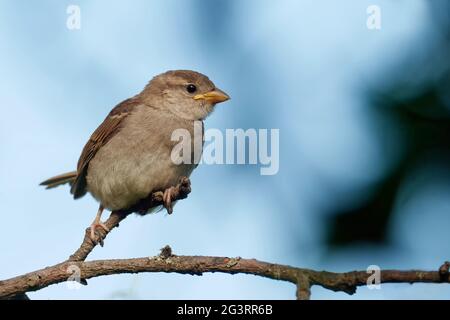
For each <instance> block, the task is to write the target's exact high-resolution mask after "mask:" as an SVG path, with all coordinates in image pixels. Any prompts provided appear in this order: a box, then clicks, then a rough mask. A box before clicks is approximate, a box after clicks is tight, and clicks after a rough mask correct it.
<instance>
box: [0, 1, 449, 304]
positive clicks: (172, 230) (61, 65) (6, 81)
mask: <svg viewBox="0 0 450 320" xmlns="http://www.w3.org/2000/svg"><path fill="white" fill-rule="evenodd" d="M376 3H377V4H378V5H379V6H380V8H381V13H382V29H381V30H379V31H371V30H368V29H367V27H366V19H367V14H366V8H367V6H368V5H370V4H373V1H356V0H354V1H345V2H339V4H338V2H334V1H287V0H284V1H256V0H251V1H245V2H243V1H214V2H206V1H183V2H180V1H174V0H169V1H152V2H149V1H137V0H135V1H133V2H132V5H130V3H129V2H126V1H95V2H93V1H70V2H69V1H58V2H56V1H50V0H48V1H40V2H37V1H36V2H17V1H5V0H2V1H0V40H1V41H0V70H1V72H0V97H1V101H2V103H1V105H0V108H1V114H2V115H3V116H2V117H1V118H0V143H1V147H2V148H1V154H0V177H1V180H0V199H1V202H2V216H3V218H2V223H3V230H2V233H1V234H0V278H7V277H12V276H14V275H18V274H21V273H24V272H28V271H32V270H35V269H38V268H42V267H44V266H47V265H52V264H54V263H57V262H60V261H62V260H63V259H65V258H67V257H68V256H69V255H70V254H71V253H72V252H73V251H74V250H75V249H76V248H77V246H78V245H79V244H80V241H81V239H82V236H83V231H84V229H85V228H86V227H87V226H88V225H89V223H90V222H91V220H92V219H93V217H94V215H95V213H96V210H97V203H96V202H95V201H94V200H93V199H92V198H91V197H90V196H87V197H85V198H83V199H81V200H79V201H73V200H72V198H71V196H70V194H69V190H68V188H67V187H66V188H59V189H55V190H52V191H46V190H44V189H42V188H40V187H38V184H39V182H40V181H42V180H43V179H45V178H48V177H49V176H52V175H55V174H58V173H61V172H66V171H70V170H73V169H74V168H75V165H76V162H77V160H78V157H79V154H80V151H81V149H82V147H83V145H84V143H85V142H86V141H87V139H88V137H89V135H90V134H91V133H92V131H93V130H94V129H95V128H96V127H97V126H98V124H99V123H100V122H101V121H102V120H103V118H104V117H105V115H106V114H107V113H108V112H109V110H110V109H111V108H112V107H113V106H114V105H116V104H117V103H119V102H120V101H122V100H124V99H126V98H127V97H130V96H132V95H134V94H136V93H137V92H138V91H140V90H141V89H142V88H143V86H144V85H145V84H146V83H147V81H148V80H149V79H150V78H151V77H153V76H154V75H156V74H158V73H161V72H163V71H166V70H169V69H181V68H182V69H193V70H198V71H200V72H202V73H205V74H207V75H208V76H209V77H210V78H211V79H212V80H213V81H214V82H215V83H216V85H217V86H218V87H220V88H222V89H224V90H225V91H226V92H227V93H229V94H230V95H231V97H232V100H231V101H230V102H228V103H226V104H223V105H219V106H218V108H217V110H216V111H215V113H214V114H213V115H212V116H211V117H210V118H208V119H207V121H206V127H207V128H218V129H220V130H225V129H226V128H244V129H247V128H256V129H258V128H267V129H270V128H277V129H280V171H279V173H278V174H277V175H275V176H260V175H259V168H258V167H256V166H250V165H246V166H238V165H215V166H214V165H213V166H207V165H203V166H200V167H199V168H198V169H197V170H196V171H195V172H194V174H193V175H192V179H191V180H192V184H193V192H192V194H191V195H190V196H189V198H188V199H187V200H185V201H181V202H179V203H178V204H177V206H176V208H175V211H174V214H173V215H171V216H168V215H167V214H165V213H163V212H160V213H158V214H155V215H149V216H145V217H143V218H142V217H138V216H130V217H129V218H127V219H126V221H124V222H123V223H122V224H121V226H120V228H119V229H117V230H115V231H114V232H113V233H111V234H110V235H109V236H108V238H107V240H106V245H105V247H104V248H96V249H95V251H94V252H93V253H92V254H91V256H90V257H89V259H102V258H129V257H140V256H152V255H156V254H157V253H158V251H159V249H160V248H162V247H163V246H165V245H166V244H169V245H171V246H172V248H173V250H174V253H175V254H183V255H216V256H241V257H246V258H257V259H260V260H265V261H270V262H277V263H283V264H291V265H296V266H302V267H309V268H316V269H326V270H330V271H349V270H353V269H365V268H367V266H369V265H371V264H377V265H380V266H381V267H382V268H403V269H405V268H406V269H408V268H425V269H436V268H437V267H438V266H439V265H440V264H441V263H442V262H443V261H444V260H446V259H448V255H447V256H446V255H445V251H444V250H442V248H439V247H438V246H434V245H433V244H435V243H440V242H442V239H447V236H448V226H449V224H450V216H449V215H448V214H446V213H445V212H448V211H449V209H450V200H449V199H450V196H449V195H450V188H449V186H448V183H446V182H445V181H442V183H441V184H440V185H434V184H433V185H427V184H426V183H425V184H423V186H422V188H421V190H417V192H416V194H415V196H414V198H413V200H411V201H410V202H408V204H407V205H405V206H399V208H398V210H399V214H398V215H396V219H394V221H393V223H392V225H391V228H392V232H391V233H392V235H391V237H392V238H393V240H394V245H392V246H391V247H389V248H382V249H380V248H373V247H369V246H367V247H360V248H358V249H352V250H341V251H338V252H333V253H328V252H326V250H325V248H324V247H323V243H322V241H323V239H322V237H323V233H324V226H323V225H321V222H322V220H321V216H320V215H321V214H322V212H323V209H324V208H327V207H329V206H332V205H336V201H338V199H339V201H342V203H341V204H342V205H343V206H345V205H346V204H348V203H347V202H346V201H351V199H352V198H351V197H350V195H351V194H352V193H354V192H355V190H357V189H358V188H361V187H363V186H365V185H367V184H368V183H370V182H373V181H375V180H376V179H378V178H379V177H380V175H382V174H383V173H385V172H386V170H389V168H390V166H391V165H392V163H391V162H390V160H389V159H390V158H392V157H387V156H386V154H384V152H385V150H384V149H383V148H382V145H381V144H379V143H377V140H376V138H375V137H376V132H373V130H372V127H371V125H370V119H369V117H370V115H367V114H366V113H364V110H363V108H362V106H363V105H364V103H365V102H364V101H363V99H362V97H361V94H360V88H361V85H362V84H367V85H373V84H378V83H382V82H383V81H386V80H385V78H384V74H385V72H386V71H388V70H390V69H391V68H393V67H394V66H396V65H398V64H400V63H401V62H402V61H403V59H405V58H404V54H405V52H410V51H415V50H418V51H420V50H421V49H420V48H418V47H417V43H418V41H419V40H421V39H423V38H424V37H426V35H427V30H428V29H427V28H429V24H430V19H432V18H431V17H430V16H429V12H428V10H427V6H426V1H420V0H412V1H411V0H408V1H406V0H403V1H381V0H380V1H376ZM406 3H407V4H408V5H406ZM69 4H76V5H79V6H80V9H81V29H80V30H73V31H71V30H68V29H67V28H66V19H67V14H66V8H67V6H68V5H69ZM388 152H392V153H395V152H396V150H395V148H392V150H390V151H388ZM368 168H369V170H368ZM330 186H332V188H330ZM336 189H337V190H340V194H339V197H337V196H336V194H334V193H333V192H334V191H333V190H336ZM337 198H338V199H337ZM430 203H433V206H430V205H429V204H430ZM425 209H426V215H427V219H424V214H423V212H424V211H425ZM405 217H406V218H405ZM418 239H419V240H418ZM449 294H450V288H449V287H448V286H445V285H414V286H410V285H383V286H382V289H381V290H369V289H367V288H360V289H359V290H358V293H357V294H356V295H355V296H353V297H349V296H347V295H346V294H343V293H333V292H330V291H327V290H325V289H321V288H313V298H317V299H331V298H339V299H347V298H352V299H387V298H389V299H391V298H394V299H396V298H442V297H448V296H449ZM294 295H295V288H294V286H293V285H291V284H289V283H282V282H276V281H271V280H267V279H262V278H258V277H254V276H244V275H234V276H230V275H221V274H207V275H204V276H203V277H191V276H186V275H173V274H139V275H120V276H109V277H101V278H97V279H92V280H90V281H89V285H88V286H87V287H82V288H81V289H79V290H69V289H68V288H67V285H66V284H60V285H54V286H51V287H48V288H46V289H44V290H41V291H38V292H35V293H30V297H31V298H32V299H106V298H133V299H165V298H173V299H183V298H189V299H195V298H199V299H202V298H212V299H214V298H223V299H229V298H238V299H239V298H244V299H264V298H268V299H292V298H294Z"/></svg>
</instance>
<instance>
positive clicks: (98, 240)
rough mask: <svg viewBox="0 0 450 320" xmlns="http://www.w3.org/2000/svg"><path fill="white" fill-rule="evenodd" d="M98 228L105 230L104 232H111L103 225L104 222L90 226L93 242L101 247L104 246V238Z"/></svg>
mask: <svg viewBox="0 0 450 320" xmlns="http://www.w3.org/2000/svg"><path fill="white" fill-rule="evenodd" d="M98 228H101V229H103V230H104V231H106V232H109V231H110V230H109V228H108V227H107V226H106V225H105V224H104V223H103V222H101V221H99V222H95V221H94V222H93V223H92V224H91V225H90V227H89V229H91V234H90V235H91V240H92V241H93V242H94V243H100V244H101V245H103V239H102V238H103V237H102V235H101V234H100V233H99V232H97V229H98Z"/></svg>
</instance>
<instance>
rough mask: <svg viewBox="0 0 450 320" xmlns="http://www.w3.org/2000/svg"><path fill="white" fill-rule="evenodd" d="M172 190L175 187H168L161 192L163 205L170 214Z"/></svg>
mask: <svg viewBox="0 0 450 320" xmlns="http://www.w3.org/2000/svg"><path fill="white" fill-rule="evenodd" d="M174 190H175V187H170V188H167V189H166V190H164V193H163V206H164V208H166V210H167V213H168V214H172V212H173V204H172V193H173V191H174Z"/></svg>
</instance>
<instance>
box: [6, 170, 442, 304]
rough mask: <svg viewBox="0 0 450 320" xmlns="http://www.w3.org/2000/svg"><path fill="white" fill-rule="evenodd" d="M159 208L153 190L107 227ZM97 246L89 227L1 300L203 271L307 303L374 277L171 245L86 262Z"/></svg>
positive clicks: (178, 194) (396, 275)
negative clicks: (241, 278) (104, 279)
mask: <svg viewBox="0 0 450 320" xmlns="http://www.w3.org/2000/svg"><path fill="white" fill-rule="evenodd" d="M190 191H191V189H190V182H189V179H187V178H185V179H182V180H181V181H180V184H179V185H177V186H176V188H175V191H174V192H173V195H172V200H173V201H175V200H180V199H184V198H186V197H187V195H188V194H189V192H190ZM161 204H162V193H161V192H155V193H153V194H152V195H150V196H149V198H148V199H146V200H145V201H144V202H143V203H140V204H139V206H138V207H136V208H132V210H129V211H122V212H113V213H112V214H111V216H110V217H109V218H108V220H107V221H106V222H105V224H106V226H107V227H108V228H109V229H110V230H112V229H114V228H115V227H117V226H118V225H119V222H120V221H122V220H123V219H124V218H125V217H127V216H128V214H130V213H131V212H132V211H138V212H140V213H144V212H146V211H147V210H148V209H149V208H152V207H155V206H158V205H161ZM108 233H109V232H105V231H103V232H102V234H101V238H102V239H104V238H105V237H106V236H107V234H108ZM95 246H96V243H94V242H93V241H91V239H90V237H89V229H87V230H86V234H85V237H84V239H83V242H82V244H81V246H80V248H78V250H77V251H76V252H75V253H74V254H72V255H71V256H70V257H69V259H68V260H66V261H64V262H62V263H59V264H56V265H54V266H51V267H47V268H44V269H41V270H37V271H34V272H30V273H27V274H24V275H21V276H17V277H14V278H11V279H7V280H3V281H0V299H11V298H18V297H22V298H25V297H26V295H25V294H26V293H27V292H30V291H36V290H40V289H43V288H45V287H47V286H49V285H52V284H56V283H61V282H66V281H68V280H76V281H79V282H80V283H82V284H87V281H86V280H87V279H90V278H95V277H99V276H104V275H112V274H121V273H139V272H166V273H181V274H190V275H202V274H203V273H205V272H221V273H228V274H236V273H244V274H253V275H256V276H260V277H264V278H269V279H273V280H282V281H288V282H291V283H293V284H295V285H296V286H297V299H309V298H310V295H311V286H313V285H319V286H322V287H324V288H327V289H330V290H333V291H343V292H346V293H348V294H353V293H355V292H356V288H357V287H358V286H364V285H366V283H367V279H368V277H369V276H370V274H368V273H367V272H366V271H352V272H346V273H334V272H327V271H316V270H311V269H303V268H296V267H292V266H288V265H281V264H273V263H268V262H263V261H258V260H254V259H242V258H240V257H237V258H228V257H204V256H177V255H174V254H172V250H171V248H170V247H169V246H166V247H164V248H163V249H162V250H161V254H160V255H158V256H155V257H144V258H134V259H116V260H97V261H87V262H86V261H84V260H85V259H86V257H87V256H88V255H89V253H90V252H91V251H92V250H93V249H94V247H95ZM449 268H450V262H445V263H444V264H443V265H442V266H441V267H440V268H439V270H437V271H420V270H411V271H399V270H384V271H381V274H380V283H417V282H427V283H450V274H449Z"/></svg>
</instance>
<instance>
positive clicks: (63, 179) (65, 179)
mask: <svg viewBox="0 0 450 320" xmlns="http://www.w3.org/2000/svg"><path fill="white" fill-rule="evenodd" d="M76 177H77V172H76V171H72V172H67V173H63V174H60V175H59V176H56V177H53V178H50V179H47V180H45V181H43V182H41V183H40V185H41V186H46V189H51V188H55V187H57V186H60V185H62V184H66V183H70V185H72V184H73V182H74V181H75V178H76Z"/></svg>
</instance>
